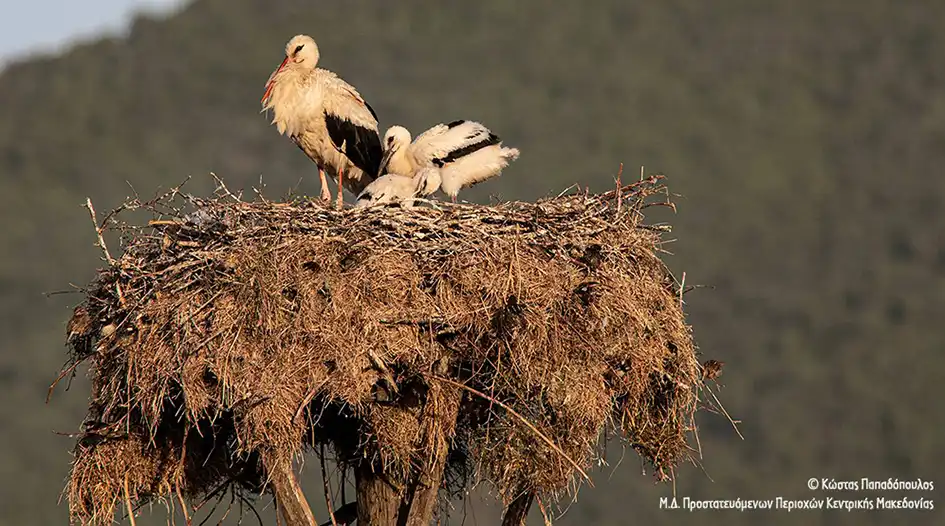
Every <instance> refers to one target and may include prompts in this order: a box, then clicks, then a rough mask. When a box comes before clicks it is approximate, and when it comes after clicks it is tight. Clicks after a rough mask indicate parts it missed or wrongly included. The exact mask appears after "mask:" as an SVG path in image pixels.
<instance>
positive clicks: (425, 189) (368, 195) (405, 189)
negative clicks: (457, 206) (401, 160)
mask: <svg viewBox="0 0 945 526" xmlns="http://www.w3.org/2000/svg"><path fill="white" fill-rule="evenodd" d="M439 187H440V175H439V172H438V170H436V169H433V168H424V169H421V170H419V171H418V172H417V174H416V175H414V176H413V177H410V176H407V175H401V174H397V173H388V174H385V175H382V176H381V177H378V178H377V179H375V180H374V182H372V183H371V184H369V185H367V188H365V189H364V191H362V192H361V193H360V194H359V195H358V202H357V203H356V204H355V205H354V206H355V207H357V208H360V207H364V206H371V205H379V204H385V203H395V202H396V203H399V204H400V206H402V207H403V208H412V207H413V205H414V199H415V198H417V197H421V196H422V197H426V196H428V195H430V194H432V193H434V192H436V191H437V189H439Z"/></svg>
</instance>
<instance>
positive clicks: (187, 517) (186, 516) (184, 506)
mask: <svg viewBox="0 0 945 526" xmlns="http://www.w3.org/2000/svg"><path fill="white" fill-rule="evenodd" d="M174 489H175V490H176V493H177V500H179V501H180V509H181V511H183V512H184V520H185V521H186V522H187V526H190V525H191V522H190V514H189V513H187V503H185V502H184V496H183V495H181V493H180V486H179V485H177V486H175V487H174Z"/></svg>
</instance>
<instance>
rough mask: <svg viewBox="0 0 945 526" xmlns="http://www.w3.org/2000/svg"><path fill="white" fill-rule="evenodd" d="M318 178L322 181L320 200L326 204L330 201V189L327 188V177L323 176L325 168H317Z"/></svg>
mask: <svg viewBox="0 0 945 526" xmlns="http://www.w3.org/2000/svg"><path fill="white" fill-rule="evenodd" d="M318 178H319V179H320V180H321V182H322V201H324V202H325V203H326V204H327V203H330V202H331V191H330V190H329V189H328V179H327V178H326V177H325V170H323V169H322V168H321V167H319V168H318Z"/></svg>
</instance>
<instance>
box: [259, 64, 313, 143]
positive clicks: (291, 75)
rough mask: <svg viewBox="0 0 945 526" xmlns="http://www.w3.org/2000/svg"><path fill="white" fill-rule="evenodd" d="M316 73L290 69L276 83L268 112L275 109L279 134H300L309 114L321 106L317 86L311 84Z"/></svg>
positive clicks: (273, 86) (266, 107)
mask: <svg viewBox="0 0 945 526" xmlns="http://www.w3.org/2000/svg"><path fill="white" fill-rule="evenodd" d="M313 73H314V70H312V69H308V68H306V69H303V68H298V67H295V68H286V69H283V70H282V71H280V72H279V74H278V75H276V77H275V78H274V79H273V82H272V93H271V94H270V97H269V100H268V101H267V103H266V106H265V109H266V110H272V113H273V118H272V122H273V124H275V125H276V128H277V129H278V130H279V133H282V134H287V135H296V134H298V133H300V132H301V131H302V128H303V124H304V123H305V122H306V121H307V120H308V117H309V115H308V112H309V111H311V110H312V109H313V108H314V107H316V106H318V105H319V104H320V102H319V101H320V97H319V96H318V93H317V90H316V89H314V88H315V87H316V86H314V85H312V83H310V82H309V80H310V79H311V77H312V75H313Z"/></svg>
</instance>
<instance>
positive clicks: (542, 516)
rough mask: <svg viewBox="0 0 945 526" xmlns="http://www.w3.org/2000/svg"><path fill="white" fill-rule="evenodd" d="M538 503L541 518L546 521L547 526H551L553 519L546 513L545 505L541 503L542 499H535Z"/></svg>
mask: <svg viewBox="0 0 945 526" xmlns="http://www.w3.org/2000/svg"><path fill="white" fill-rule="evenodd" d="M535 500H537V501H538V509H539V511H541V518H542V519H545V526H551V519H549V518H548V512H547V511H545V505H544V504H543V503H542V502H541V497H535Z"/></svg>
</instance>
